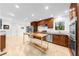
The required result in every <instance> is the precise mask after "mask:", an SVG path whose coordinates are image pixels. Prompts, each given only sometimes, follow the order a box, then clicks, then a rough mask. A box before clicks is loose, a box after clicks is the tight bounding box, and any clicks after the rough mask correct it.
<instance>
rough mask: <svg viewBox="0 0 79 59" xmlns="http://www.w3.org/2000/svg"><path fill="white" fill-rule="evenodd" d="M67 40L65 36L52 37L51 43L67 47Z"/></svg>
mask: <svg viewBox="0 0 79 59" xmlns="http://www.w3.org/2000/svg"><path fill="white" fill-rule="evenodd" d="M68 40H69V38H68V36H67V35H56V34H55V35H53V43H55V44H58V45H61V46H64V47H68V45H69V41H68Z"/></svg>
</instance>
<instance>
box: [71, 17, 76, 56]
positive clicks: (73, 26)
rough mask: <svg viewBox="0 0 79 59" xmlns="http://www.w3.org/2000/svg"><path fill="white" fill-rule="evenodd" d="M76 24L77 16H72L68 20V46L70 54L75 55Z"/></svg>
mask: <svg viewBox="0 0 79 59" xmlns="http://www.w3.org/2000/svg"><path fill="white" fill-rule="evenodd" d="M76 26H77V18H74V19H73V20H72V21H71V22H70V48H71V51H72V54H73V55H74V56H75V55H76V30H77V29H76V28H77V27H76Z"/></svg>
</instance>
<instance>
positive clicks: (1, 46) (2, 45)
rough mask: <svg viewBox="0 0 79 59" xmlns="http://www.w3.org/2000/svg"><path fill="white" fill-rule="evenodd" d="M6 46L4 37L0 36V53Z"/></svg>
mask: <svg viewBox="0 0 79 59" xmlns="http://www.w3.org/2000/svg"><path fill="white" fill-rule="evenodd" d="M5 45H6V36H5V35H0V51H1V52H2V51H3V50H4V49H5Z"/></svg>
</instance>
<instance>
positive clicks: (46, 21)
mask: <svg viewBox="0 0 79 59" xmlns="http://www.w3.org/2000/svg"><path fill="white" fill-rule="evenodd" d="M40 25H42V26H48V28H53V18H48V19H43V20H40V21H38V26H40Z"/></svg>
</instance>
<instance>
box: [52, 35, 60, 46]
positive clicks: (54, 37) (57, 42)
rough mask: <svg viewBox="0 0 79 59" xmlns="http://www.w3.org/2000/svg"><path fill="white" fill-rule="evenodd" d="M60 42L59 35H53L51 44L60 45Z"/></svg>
mask: <svg viewBox="0 0 79 59" xmlns="http://www.w3.org/2000/svg"><path fill="white" fill-rule="evenodd" d="M60 41H61V37H60V35H53V42H54V43H55V44H59V45H60Z"/></svg>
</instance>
